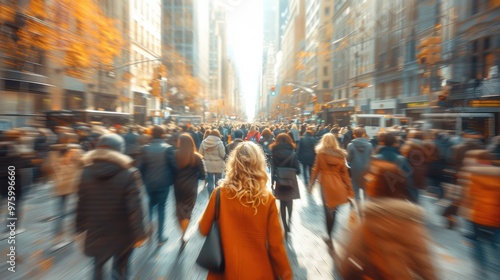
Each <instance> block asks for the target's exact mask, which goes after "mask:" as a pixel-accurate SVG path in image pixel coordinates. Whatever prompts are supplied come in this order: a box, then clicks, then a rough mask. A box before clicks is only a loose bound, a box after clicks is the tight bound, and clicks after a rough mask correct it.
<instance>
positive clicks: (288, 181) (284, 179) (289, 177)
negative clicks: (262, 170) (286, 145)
mask: <svg viewBox="0 0 500 280" xmlns="http://www.w3.org/2000/svg"><path fill="white" fill-rule="evenodd" d="M294 157H295V152H292V154H290V156H288V157H287V158H286V159H285V161H283V163H282V164H283V165H286V164H287V163H288V162H290V161H293V159H294ZM276 173H277V174H276V176H277V178H278V180H277V183H278V185H279V186H280V187H288V188H297V187H298V182H297V170H296V169H295V168H292V167H281V166H278V167H276Z"/></svg>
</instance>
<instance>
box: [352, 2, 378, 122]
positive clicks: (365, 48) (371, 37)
mask: <svg viewBox="0 0 500 280" xmlns="http://www.w3.org/2000/svg"><path fill="white" fill-rule="evenodd" d="M351 2H353V4H354V5H353V6H352V11H351V13H350V15H349V22H350V23H351V24H352V25H353V27H354V29H353V30H354V32H355V33H354V34H353V35H351V37H350V38H349V39H348V41H350V43H351V44H350V48H349V58H350V62H349V64H350V65H351V66H352V67H350V68H349V88H350V89H351V91H350V94H349V96H348V98H349V99H352V100H353V102H351V104H352V106H354V108H353V111H354V112H356V113H369V112H370V105H371V102H372V100H373V99H374V97H375V89H376V87H375V86H374V84H375V81H374V74H375V36H376V35H375V34H376V33H377V23H376V21H375V17H376V11H377V8H376V6H375V1H366V0H356V1H351Z"/></svg>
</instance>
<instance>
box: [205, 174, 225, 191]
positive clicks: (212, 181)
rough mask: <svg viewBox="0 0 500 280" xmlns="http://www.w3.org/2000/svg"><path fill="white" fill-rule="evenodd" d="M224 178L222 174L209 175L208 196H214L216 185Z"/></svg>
mask: <svg viewBox="0 0 500 280" xmlns="http://www.w3.org/2000/svg"><path fill="white" fill-rule="evenodd" d="M221 178H222V173H207V189H208V194H209V195H210V194H212V192H213V191H214V189H215V185H216V184H217V183H218V182H219V180H220V179H221Z"/></svg>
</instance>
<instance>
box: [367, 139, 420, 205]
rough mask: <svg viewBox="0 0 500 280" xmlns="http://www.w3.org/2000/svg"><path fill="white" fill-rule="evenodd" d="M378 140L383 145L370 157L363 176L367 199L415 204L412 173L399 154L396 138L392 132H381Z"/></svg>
mask: <svg viewBox="0 0 500 280" xmlns="http://www.w3.org/2000/svg"><path fill="white" fill-rule="evenodd" d="M381 134H382V135H381ZM379 138H383V139H384V144H383V146H381V147H380V149H379V150H378V152H377V154H376V155H374V156H372V158H371V162H370V167H369V169H368V172H367V173H366V174H365V176H364V181H365V188H366V194H367V195H368V196H369V197H376V196H391V197H397V198H401V199H407V200H409V201H412V202H417V196H418V189H416V188H415V187H414V185H413V176H414V172H413V169H412V168H411V166H410V164H409V162H408V160H407V159H406V158H405V157H403V156H402V155H401V154H400V153H399V150H398V147H397V146H396V145H397V139H396V136H395V135H394V133H392V132H381V133H379Z"/></svg>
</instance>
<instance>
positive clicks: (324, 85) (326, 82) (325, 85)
mask: <svg viewBox="0 0 500 280" xmlns="http://www.w3.org/2000/svg"><path fill="white" fill-rule="evenodd" d="M323 88H324V89H325V88H330V81H323Z"/></svg>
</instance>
